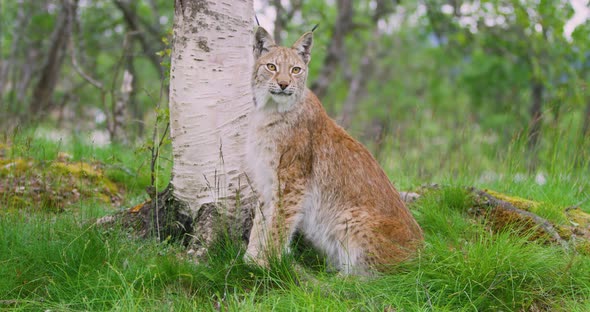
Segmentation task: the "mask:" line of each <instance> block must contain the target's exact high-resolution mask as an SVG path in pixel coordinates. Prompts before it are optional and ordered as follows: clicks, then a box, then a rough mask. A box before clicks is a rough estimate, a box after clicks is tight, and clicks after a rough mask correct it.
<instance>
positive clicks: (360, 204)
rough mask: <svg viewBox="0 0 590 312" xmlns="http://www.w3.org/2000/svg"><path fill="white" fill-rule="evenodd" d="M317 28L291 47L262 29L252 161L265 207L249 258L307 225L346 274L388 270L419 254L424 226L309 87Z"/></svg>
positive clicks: (276, 247) (260, 258) (274, 250)
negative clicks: (274, 39)
mask: <svg viewBox="0 0 590 312" xmlns="http://www.w3.org/2000/svg"><path fill="white" fill-rule="evenodd" d="M312 42H313V36H312V33H311V32H308V33H306V34H304V35H303V36H301V38H300V39H299V40H297V42H295V44H294V45H293V46H292V47H291V48H287V47H279V46H277V45H276V44H275V43H274V41H273V39H272V38H271V36H270V35H269V34H268V32H267V31H266V30H264V29H263V28H261V27H259V28H258V30H257V31H256V34H255V44H254V55H255V58H256V63H255V67H254V73H253V77H252V87H253V92H254V104H255V111H254V112H253V113H252V114H251V117H250V118H251V119H250V130H249V133H248V144H247V148H248V150H247V166H248V173H249V176H250V177H251V180H252V183H253V185H254V188H255V190H256V191H257V192H258V195H259V197H260V208H259V209H257V210H256V212H255V218H254V226H253V228H252V232H251V234H250V242H249V244H248V250H247V252H246V259H248V260H253V261H256V262H257V263H259V264H261V265H266V263H267V262H266V259H267V257H268V256H269V255H270V254H276V255H279V256H280V254H281V252H282V251H283V250H284V249H286V248H288V245H289V243H290V240H291V237H292V236H293V234H294V232H295V231H297V230H298V231H300V232H301V233H303V235H304V236H305V237H306V238H307V239H309V240H310V241H311V242H312V244H314V245H315V246H316V247H317V248H318V249H320V250H322V251H323V252H325V253H326V255H327V257H328V260H329V261H330V262H331V263H332V264H333V265H335V266H336V267H337V268H338V269H339V270H340V271H341V272H343V273H347V274H350V273H353V274H365V273H369V272H370V270H371V269H378V270H383V269H385V268H386V265H387V264H391V263H396V262H400V261H402V260H404V259H406V258H408V257H409V256H410V255H411V254H412V253H414V252H415V250H416V248H417V247H418V246H419V245H420V243H421V241H422V231H421V229H420V227H419V226H418V224H417V223H416V221H415V220H414V218H413V217H412V215H411V214H410V211H409V210H408V209H407V208H406V207H405V205H404V203H403V202H402V200H401V199H400V196H399V193H398V192H397V191H396V190H395V188H394V187H393V185H392V184H391V182H390V181H389V180H388V178H387V176H386V175H385V173H384V172H383V170H382V169H381V168H380V167H379V165H378V164H377V161H376V160H375V159H374V158H373V157H372V156H371V154H370V153H369V152H368V151H367V149H366V148H365V147H363V146H362V145H361V144H360V143H359V142H357V141H356V140H354V139H353V138H352V137H351V136H350V135H348V134H347V133H346V132H345V131H344V130H343V129H342V128H340V127H339V126H338V125H336V123H335V122H334V121H333V120H332V119H330V118H329V117H328V116H327V114H326V112H325V111H324V109H323V108H322V105H321V103H320V101H319V100H318V98H317V97H316V96H315V95H314V94H313V93H312V92H311V91H310V90H309V89H307V88H306V86H305V82H306V79H307V71H308V66H307V65H308V64H309V61H310V52H311V46H312Z"/></svg>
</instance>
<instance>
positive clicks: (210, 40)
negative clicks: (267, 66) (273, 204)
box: [170, 0, 254, 217]
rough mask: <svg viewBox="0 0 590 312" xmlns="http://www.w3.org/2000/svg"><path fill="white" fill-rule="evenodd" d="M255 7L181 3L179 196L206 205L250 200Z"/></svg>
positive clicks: (176, 84)
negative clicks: (247, 168) (247, 153)
mask: <svg viewBox="0 0 590 312" xmlns="http://www.w3.org/2000/svg"><path fill="white" fill-rule="evenodd" d="M253 15H254V10H253V3H252V0H243V1H234V0H223V1H204V0H176V3H175V17H174V18H175V21H174V43H173V53H172V64H171V73H170V127H171V128H170V136H171V138H172V147H173V153H174V165H173V170H172V185H173V187H174V196H175V197H176V198H177V199H180V200H182V201H185V202H186V203H188V205H189V207H190V210H191V213H192V214H193V217H194V216H196V215H197V214H198V213H199V209H200V208H201V207H203V205H204V204H208V203H221V204H222V205H221V206H225V207H228V208H229V210H230V211H229V213H233V212H232V211H231V208H233V207H235V196H236V192H237V191H239V192H240V197H241V198H243V196H245V195H246V196H248V193H249V192H250V187H249V186H248V183H247V181H246V179H245V176H244V175H243V169H242V159H243V157H244V150H245V149H244V143H245V137H246V133H245V130H244V129H245V126H246V121H247V118H245V117H246V116H247V114H248V112H249V111H250V109H251V108H252V107H253V104H252V95H251V86H250V79H251V78H250V77H251V73H252V66H253V56H252V31H253V23H252V20H253Z"/></svg>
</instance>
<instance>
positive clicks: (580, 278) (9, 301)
mask: <svg viewBox="0 0 590 312" xmlns="http://www.w3.org/2000/svg"><path fill="white" fill-rule="evenodd" d="M0 148H1V150H2V151H3V152H0V153H2V154H1V155H2V157H3V159H9V160H15V159H27V160H29V161H32V162H33V163H35V164H46V166H41V165H39V166H36V167H34V168H35V170H38V171H43V170H46V173H48V174H47V175H46V176H51V175H53V173H52V172H51V171H50V169H48V168H49V165H50V164H51V163H55V162H58V161H59V159H60V157H63V154H60V153H65V154H67V155H69V157H70V158H69V159H68V160H67V162H66V163H78V162H88V163H100V164H104V165H103V167H101V170H104V175H105V176H106V178H108V179H109V180H111V181H113V183H115V184H117V185H118V187H119V188H120V189H121V193H122V194H123V195H122V196H123V199H122V202H123V206H124V207H125V206H130V205H131V204H133V203H134V201H137V200H138V199H142V198H145V195H144V193H143V192H144V189H145V187H146V186H147V185H149V181H150V176H149V168H148V167H147V165H146V164H144V161H143V159H146V157H145V156H142V154H141V153H140V152H138V149H130V148H128V147H124V146H106V147H93V146H92V145H91V144H86V143H84V142H83V141H81V140H73V141H71V142H67V143H64V142H62V143H60V142H50V141H47V140H43V139H35V138H31V137H30V136H28V135H25V134H22V135H19V136H14V137H12V138H11V139H10V141H6V142H3V143H2V147H0ZM168 153H169V151H168ZM161 170H162V171H161V172H159V174H160V175H162V176H163V177H164V178H163V179H162V180H163V181H165V180H166V178H165V177H166V176H169V167H167V168H162V169H161ZM503 170H505V171H503V172H502V174H503V175H502V176H501V177H500V176H498V177H497V179H494V180H486V181H477V178H474V177H473V176H472V175H470V174H469V172H467V171H464V172H461V171H459V172H457V173H456V174H455V175H453V176H452V177H446V178H441V179H440V180H438V181H437V182H439V183H440V185H439V187H438V188H437V189H436V190H435V191H430V192H425V193H424V195H423V196H422V197H421V198H420V199H419V200H418V201H417V202H415V203H413V204H412V205H411V210H412V213H413V214H414V216H415V217H416V219H417V221H418V223H419V224H420V225H421V226H422V228H423V230H424V233H425V238H426V241H425V244H424V247H423V248H422V249H421V251H420V253H419V254H418V255H417V256H416V258H415V259H413V260H411V261H408V262H406V263H403V264H401V265H399V266H398V267H396V269H395V270H394V273H392V274H386V275H377V276H374V277H371V278H367V277H346V276H342V275H340V274H338V273H337V272H334V271H332V270H331V269H330V268H329V267H327V266H326V265H325V264H324V261H323V259H322V258H321V256H320V255H318V254H317V253H316V252H315V251H311V250H308V249H305V248H302V247H301V246H305V245H304V244H295V246H293V247H294V248H293V250H295V252H294V253H293V254H292V255H289V256H286V257H283V258H282V259H273V261H271V267H270V269H262V268H258V267H254V266H251V265H248V264H245V263H244V262H243V259H242V258H243V253H244V249H245V246H244V244H243V243H242V242H241V241H240V240H239V239H234V238H232V237H230V236H228V235H221V236H220V237H219V239H218V240H217V241H216V242H215V243H214V244H213V246H212V247H211V248H210V249H209V253H208V255H207V256H208V260H207V261H203V262H200V263H197V262H195V261H194V260H193V259H191V258H190V257H189V256H188V255H187V253H186V251H185V250H184V249H183V248H182V247H181V246H178V245H176V244H174V243H157V242H156V241H154V240H149V239H148V240H144V239H138V238H136V237H135V236H133V235H132V234H131V233H130V232H129V229H126V228H120V227H118V226H109V227H105V226H98V225H96V223H95V222H94V221H95V220H96V218H98V217H101V216H103V215H105V214H108V213H112V212H113V208H112V206H111V205H110V204H108V203H105V202H103V201H100V200H97V199H96V198H94V197H92V196H88V197H81V198H79V200H78V201H76V202H73V203H72V204H71V205H69V206H68V208H67V209H65V210H63V211H54V210H45V209H28V210H27V209H24V208H27V207H26V204H23V203H21V204H18V205H15V206H13V207H2V210H1V211H0V309H2V310H4V309H6V310H15V311H29V310H52V311H105V310H120V311H171V310H180V311H185V310H204V311H219V310H230V311H236V310H238V311H267V310H275V311H315V310H317V311H500V310H502V311H588V310H590V275H589V274H587V272H589V271H590V257H589V256H587V255H583V254H578V253H576V252H573V251H565V250H563V249H561V247H559V246H557V245H548V244H542V243H538V242H533V241H530V240H529V239H528V237H527V235H526V234H522V233H521V234H519V235H516V234H515V232H514V231H511V230H510V229H509V228H507V229H505V230H503V231H492V230H491V229H490V227H489V226H488V225H487V224H486V220H485V219H482V218H473V217H472V216H471V215H470V214H471V211H470V209H471V208H472V207H473V204H474V203H473V198H472V196H471V195H470V193H469V192H468V191H467V189H466V186H476V187H479V188H490V189H494V190H497V191H500V192H505V193H507V195H510V196H519V197H522V198H527V199H532V200H535V201H538V202H539V203H540V206H539V208H538V210H537V211H536V213H538V214H539V215H542V216H544V217H546V218H548V219H551V220H553V221H559V220H560V219H559V217H558V215H559V214H557V213H555V211H558V210H560V209H564V208H565V207H569V206H573V205H579V206H580V207H581V208H582V209H583V210H586V211H588V208H589V206H590V205H589V204H588V202H587V200H588V198H589V195H588V182H587V180H585V178H587V172H583V171H582V172H576V171H573V170H572V171H566V172H564V174H563V175H552V174H551V173H550V172H549V171H546V173H545V174H546V177H547V178H546V182H545V183H544V184H542V185H541V184H539V183H538V181H536V180H535V177H534V175H527V176H526V177H524V178H522V179H520V178H519V179H515V178H514V176H515V174H517V173H519V172H520V171H518V170H517V171H510V170H509V168H504V169H503ZM49 173H51V174H49ZM29 174H30V173H29ZM409 184H412V185H417V183H416V181H409Z"/></svg>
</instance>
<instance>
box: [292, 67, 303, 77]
mask: <svg viewBox="0 0 590 312" xmlns="http://www.w3.org/2000/svg"><path fill="white" fill-rule="evenodd" d="M291 72H292V73H293V74H295V75H297V74H299V73H300V72H301V67H293V68H291Z"/></svg>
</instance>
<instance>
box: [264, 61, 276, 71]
mask: <svg viewBox="0 0 590 312" xmlns="http://www.w3.org/2000/svg"><path fill="white" fill-rule="evenodd" d="M266 68H268V70H270V71H276V70H277V65H275V64H272V63H268V64H266Z"/></svg>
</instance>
